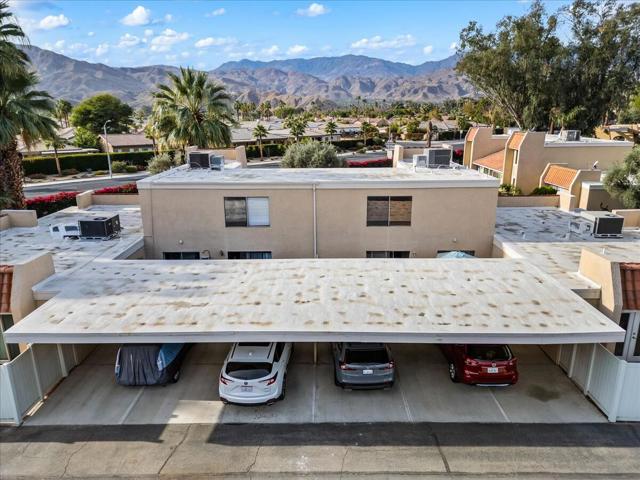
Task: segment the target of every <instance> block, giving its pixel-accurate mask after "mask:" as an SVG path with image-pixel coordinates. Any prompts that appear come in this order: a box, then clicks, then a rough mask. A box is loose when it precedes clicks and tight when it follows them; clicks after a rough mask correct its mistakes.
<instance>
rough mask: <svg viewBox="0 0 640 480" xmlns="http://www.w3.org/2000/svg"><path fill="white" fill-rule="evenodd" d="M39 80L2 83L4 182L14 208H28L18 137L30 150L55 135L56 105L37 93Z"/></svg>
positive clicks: (30, 76)
mask: <svg viewBox="0 0 640 480" xmlns="http://www.w3.org/2000/svg"><path fill="white" fill-rule="evenodd" d="M37 84H38V78H37V77H36V75H35V73H33V72H23V73H22V74H16V75H11V76H7V77H5V78H3V79H2V81H0V159H2V162H0V163H1V165H0V181H1V182H2V189H1V190H2V193H3V194H4V195H3V196H7V197H9V198H10V202H9V203H10V206H11V207H12V208H18V209H22V208H25V198H24V192H23V190H22V187H23V185H22V184H23V173H22V159H21V155H20V154H19V153H18V141H17V136H18V135H21V136H22V140H23V141H24V143H25V145H27V146H30V145H32V144H33V143H34V142H35V141H37V140H39V139H42V138H50V137H53V136H54V135H55V131H56V126H57V125H56V122H55V120H53V118H51V115H52V114H53V110H54V103H53V101H52V99H51V96H50V95H49V94H48V93H46V92H43V91H38V90H33V88H34V87H35V86H36V85H37Z"/></svg>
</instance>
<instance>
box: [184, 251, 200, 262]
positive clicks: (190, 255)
mask: <svg viewBox="0 0 640 480" xmlns="http://www.w3.org/2000/svg"><path fill="white" fill-rule="evenodd" d="M182 260H200V252H182Z"/></svg>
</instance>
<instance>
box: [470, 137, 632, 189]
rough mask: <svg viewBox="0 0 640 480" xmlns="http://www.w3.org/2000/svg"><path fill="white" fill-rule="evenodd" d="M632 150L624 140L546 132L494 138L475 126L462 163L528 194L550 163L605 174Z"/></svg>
mask: <svg viewBox="0 0 640 480" xmlns="http://www.w3.org/2000/svg"><path fill="white" fill-rule="evenodd" d="M632 148H633V144H632V143H630V142H624V141H614V140H600V139H594V138H585V137H582V138H581V139H579V140H577V141H568V140H563V138H562V137H561V136H560V135H550V134H547V133H544V132H521V131H513V132H511V133H509V134H507V135H494V134H493V133H492V131H491V128H490V127H473V128H471V129H469V132H468V133H467V136H466V138H465V148H464V157H463V164H464V165H465V166H466V167H468V168H474V169H476V170H480V171H482V172H483V173H487V174H489V175H492V176H494V177H496V178H498V179H499V180H500V182H501V183H503V184H510V185H513V186H515V187H518V188H519V189H520V190H521V191H522V193H524V194H528V193H530V192H531V191H532V190H533V189H534V188H536V187H538V186H539V185H540V176H541V175H542V173H543V172H544V170H545V169H546V168H547V166H548V165H549V164H562V165H565V166H567V167H569V168H573V169H578V170H589V169H592V168H596V169H599V170H603V171H605V172H606V170H607V169H609V168H611V167H612V166H613V165H614V164H616V163H618V162H622V161H623V160H624V158H625V157H626V155H627V154H628V153H629V152H630V151H631V149H632ZM594 165H595V167H594Z"/></svg>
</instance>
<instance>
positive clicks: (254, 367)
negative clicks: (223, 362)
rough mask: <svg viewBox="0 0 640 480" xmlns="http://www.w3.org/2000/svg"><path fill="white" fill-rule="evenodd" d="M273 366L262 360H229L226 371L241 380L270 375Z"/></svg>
mask: <svg viewBox="0 0 640 480" xmlns="http://www.w3.org/2000/svg"><path fill="white" fill-rule="evenodd" d="M272 366H273V365H271V364H270V363H262V362H261V363H257V362H229V363H228V364H227V369H226V370H225V373H226V374H227V375H229V376H231V377H233V378H237V379H239V380H255V379H256V378H262V377H266V376H267V375H269V374H270V373H271V368H272Z"/></svg>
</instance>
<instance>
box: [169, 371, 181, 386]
mask: <svg viewBox="0 0 640 480" xmlns="http://www.w3.org/2000/svg"><path fill="white" fill-rule="evenodd" d="M179 378H180V370H176V373H174V374H173V378H171V381H172V382H173V383H176V382H177V381H178V379H179Z"/></svg>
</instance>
